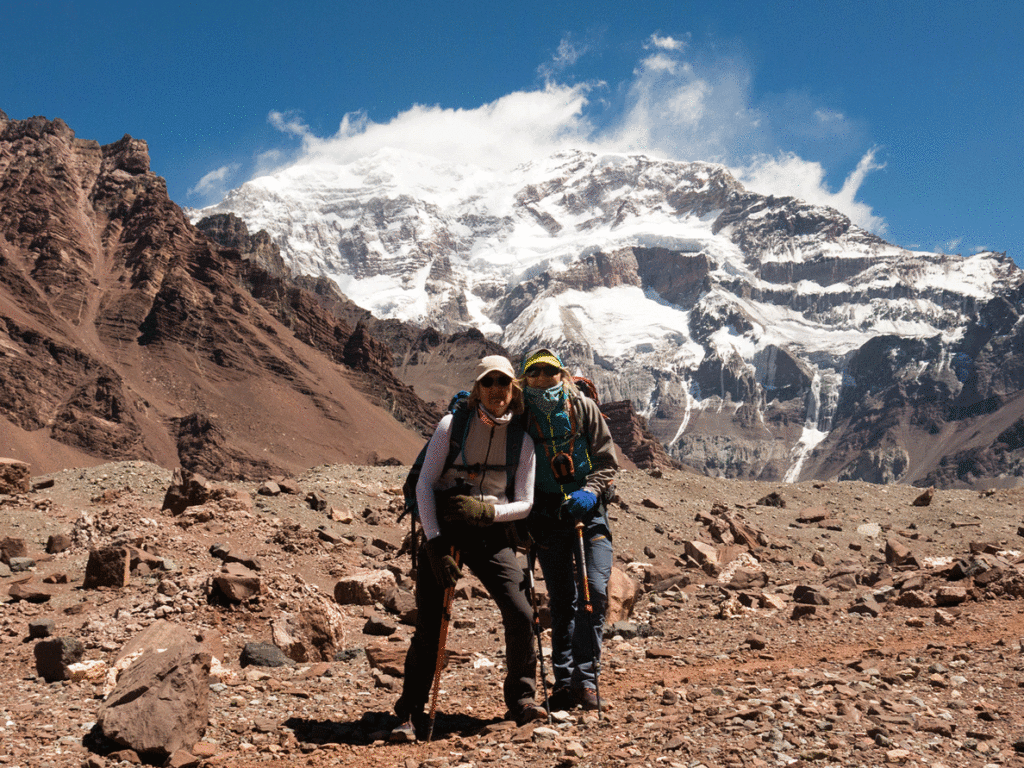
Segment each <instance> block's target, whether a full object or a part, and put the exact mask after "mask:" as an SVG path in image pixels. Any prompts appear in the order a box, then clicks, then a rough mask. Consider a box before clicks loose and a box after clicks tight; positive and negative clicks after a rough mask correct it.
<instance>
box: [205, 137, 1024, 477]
mask: <svg viewBox="0 0 1024 768" xmlns="http://www.w3.org/2000/svg"><path fill="white" fill-rule="evenodd" d="M228 211H230V212H233V213H235V214H236V215H238V216H239V217H241V218H242V219H243V220H245V221H246V222H247V223H248V224H249V226H250V227H258V228H260V229H265V230H266V231H267V232H269V233H270V235H271V237H272V238H273V240H274V242H276V243H277V244H278V245H280V247H281V249H282V254H283V256H284V258H285V260H286V262H287V263H288V264H289V265H290V266H291V267H292V268H293V269H294V270H295V271H297V272H300V273H304V274H310V275H315V276H317V277H329V278H332V279H334V280H336V281H338V282H339V284H341V285H343V286H344V287H345V292H346V293H347V294H348V295H350V296H352V297H353V298H355V299H356V301H357V302H358V303H359V304H361V305H363V306H365V307H367V308H369V309H370V310H372V311H373V312H374V313H375V314H376V315H377V316H378V317H393V318H405V319H414V320H416V321H418V322H421V323H428V324H432V325H434V326H435V327H438V328H440V329H442V330H455V329H461V328H466V327H470V326H475V327H478V328H480V329H481V330H482V331H483V332H484V333H485V335H486V336H487V338H488V339H490V340H492V341H495V342H497V343H500V344H501V345H502V346H504V347H505V348H507V349H508V350H510V352H511V353H512V354H513V355H514V356H517V355H522V354H524V353H526V352H527V351H528V350H529V349H530V348H531V347H533V346H536V345H539V344H545V345H550V346H553V347H555V348H557V349H558V350H559V351H560V352H561V353H562V354H563V355H564V356H565V358H566V359H567V360H568V361H569V362H570V364H571V365H573V366H576V367H579V369H580V371H581V372H582V373H583V374H584V375H587V376H588V377H589V378H592V379H594V380H595V381H596V382H597V383H598V385H599V388H600V390H601V393H602V397H603V398H604V399H605V400H609V401H615V400H628V401H630V402H631V403H632V404H633V406H634V407H635V409H636V410H637V411H638V412H639V413H640V414H641V415H642V416H644V417H645V418H646V419H647V421H648V423H649V425H650V428H651V430H652V432H653V433H654V434H655V436H656V437H657V438H658V440H659V441H660V442H661V443H662V444H663V445H664V446H665V448H666V450H667V451H668V453H669V454H670V455H671V456H673V457H674V458H676V459H678V460H680V461H682V462H684V463H686V464H688V465H689V466H692V467H695V468H697V469H699V470H700V471H702V472H705V473H708V474H714V475H722V476H728V477H748V478H762V479H798V478H824V479H843V478H851V479H865V480H869V481H871V482H893V481H898V482H906V483H918V484H924V485H927V484H932V483H936V484H939V485H943V486H953V485H968V486H969V485H972V484H975V483H976V482H978V478H985V479H987V480H993V479H997V478H998V479H999V480H1000V482H1004V483H1006V484H1009V485H1016V484H1018V483H1020V482H1021V480H1020V478H1021V466H1020V460H1021V454H1020V452H1019V450H1018V447H1017V446H1016V444H1015V442H1014V440H1013V437H1012V433H1013V432H1014V430H1018V429H1019V417H1020V414H1019V413H1017V408H1016V406H1015V405H1014V398H1015V393H1016V392H1017V391H1019V386H1018V384H1017V382H1018V381H1019V380H1020V378H1021V370H1022V369H1021V358H1020V356H1019V354H1017V353H1016V349H1017V348H1018V347H1019V345H1020V341H1019V334H1020V329H1019V327H1018V323H1017V319H1018V317H1019V306H1020V303H1019V297H1018V293H1019V291H1020V290H1021V281H1022V273H1021V271H1020V270H1019V269H1018V268H1017V267H1016V266H1015V265H1014V264H1013V263H1012V261H1010V260H1009V259H1007V258H1006V256H1005V254H997V253H983V254H977V255H975V256H972V257H970V258H968V259H964V258H961V257H960V256H956V255H943V254H935V253H920V252H910V251H907V250H904V249H902V248H898V247H895V246H892V245H890V244H888V243H885V242H884V241H882V240H881V239H879V238H878V237H876V236H874V235H872V234H870V233H868V232H865V231H863V230H861V229H859V228H858V227H856V226H855V225H854V224H852V223H851V221H850V220H849V219H848V218H847V217H845V216H844V215H842V214H840V213H839V212H837V211H835V210H831V209H827V208H822V207H816V206H811V205H808V204H805V203H803V202H801V201H799V200H795V199H792V198H778V197H771V196H763V195H758V194H754V193H751V192H748V191H747V190H745V189H744V188H743V187H742V186H741V185H740V184H739V183H738V182H737V181H736V180H735V179H734V178H733V177H732V176H731V175H730V174H729V173H728V172H727V171H726V170H725V169H724V168H722V167H720V166H715V165H710V164H707V163H675V162H659V161H655V160H653V159H650V158H646V157H643V156H628V157H627V156H619V155H604V156H598V155H594V154H590V153H584V152H565V153H562V154H559V155H556V156H553V157H551V158H544V159H538V161H537V162H535V163H532V164H529V165H527V166H523V167H520V168H517V169H515V170H514V171H511V172H509V173H504V174H498V173H492V172H488V171H486V170H485V169H480V168H473V169H469V168H456V167H452V166H446V165H444V164H442V163H439V162H436V161H432V160H430V159H428V158H423V157H416V156H411V155H406V154H401V153H397V152H394V151H382V152H380V153H377V154H375V155H372V156H369V157H365V158H361V159H360V160H358V161H355V162H352V163H350V164H348V165H338V166H331V165H325V164H319V165H312V164H307V165H302V164H300V165H296V166H293V167H291V168H288V169H285V170H283V171H281V172H279V173H277V174H275V175H274V176H272V177H267V178H263V179H256V180H253V181H251V182H248V183H247V184H245V185H243V186H242V187H240V188H239V189H237V190H234V191H233V192H231V193H230V194H229V195H228V197H227V198H226V199H225V200H224V201H223V202H222V203H220V204H218V205H216V206H213V207H212V208H210V209H207V210H204V211H196V212H192V213H191V214H190V215H192V216H193V217H194V218H198V217H200V216H202V215H206V214H207V213H209V212H228ZM997 360H998V363H996V362H995V361H997ZM1007 430H1010V433H1009V434H1008V433H1007Z"/></svg>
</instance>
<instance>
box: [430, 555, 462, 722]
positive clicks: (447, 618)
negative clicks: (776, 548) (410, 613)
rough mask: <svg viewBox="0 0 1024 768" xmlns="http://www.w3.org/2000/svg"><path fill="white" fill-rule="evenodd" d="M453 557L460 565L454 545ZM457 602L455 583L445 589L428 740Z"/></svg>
mask: <svg viewBox="0 0 1024 768" xmlns="http://www.w3.org/2000/svg"><path fill="white" fill-rule="evenodd" d="M452 557H453V558H454V559H455V565H456V566H458V565H459V551H458V550H457V549H456V548H455V546H454V545H453V546H452ZM454 602H455V585H454V584H453V585H452V586H450V587H446V588H445V590H444V604H443V606H442V608H441V632H440V633H439V635H438V638H437V662H436V663H435V665H434V684H433V686H432V687H431V692H430V727H429V728H428V729H427V741H430V740H431V739H432V738H433V737H434V715H435V713H436V712H437V694H438V691H439V690H440V687H441V670H442V669H444V656H445V647H446V646H447V644H448V625H449V624H451V620H452V603H454Z"/></svg>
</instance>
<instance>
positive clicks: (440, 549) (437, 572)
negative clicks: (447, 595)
mask: <svg viewBox="0 0 1024 768" xmlns="http://www.w3.org/2000/svg"><path fill="white" fill-rule="evenodd" d="M426 547H427V560H429V561H430V570H431V571H433V572H434V578H435V579H436V580H437V583H438V584H440V585H441V586H442V587H444V588H445V589H451V588H452V587H454V586H455V585H456V584H458V582H459V579H461V578H462V569H461V568H459V564H458V563H457V562H455V557H454V556H453V553H454V551H453V550H452V547H451V545H450V544H449V543H448V542H446V541H445V540H444V537H443V536H438V537H436V538H433V539H429V540H428V541H427V544H426Z"/></svg>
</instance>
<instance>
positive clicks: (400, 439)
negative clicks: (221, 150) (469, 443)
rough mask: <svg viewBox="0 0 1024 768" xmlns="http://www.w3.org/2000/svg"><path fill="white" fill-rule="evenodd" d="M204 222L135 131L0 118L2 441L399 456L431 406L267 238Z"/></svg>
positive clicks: (105, 449) (230, 464) (196, 467)
mask: <svg viewBox="0 0 1024 768" xmlns="http://www.w3.org/2000/svg"><path fill="white" fill-rule="evenodd" d="M204 227H205V231H206V233H207V234H204V232H202V231H200V230H198V229H196V228H195V227H193V226H192V224H191V223H189V221H188V220H187V219H186V217H185V215H184V213H183V212H182V211H181V209H179V208H178V206H176V205H175V204H174V203H172V202H171V201H170V200H169V199H168V197H167V191H166V186H165V184H164V181H163V179H161V178H160V177H158V176H156V175H155V174H153V173H152V172H151V171H150V170H149V154H148V148H147V145H146V143H145V142H144V141H140V140H137V139H133V138H132V137H130V136H125V137H124V138H123V139H121V140H120V141H117V142H115V143H113V144H110V145H107V146H100V145H99V144H98V143H96V142H94V141H88V140H83V139H79V138H76V137H75V134H74V132H73V131H72V130H71V129H70V128H69V127H68V126H67V125H66V124H65V123H64V122H62V121H61V120H53V121H50V120H46V119H44V118H41V117H36V118H31V119H29V120H24V121H15V120H9V119H7V117H6V115H3V114H2V113H0V443H3V444H4V446H5V453H7V454H8V455H10V456H12V458H14V459H17V460H20V461H23V462H30V463H31V464H32V466H33V470H34V471H36V472H40V473H45V472H47V471H51V470H53V469H57V468H61V467H64V466H74V465H83V464H89V463H95V462H96V460H97V459H148V460H153V461H156V462H158V463H160V464H162V465H163V466H167V467H174V466H182V467H184V468H186V469H190V470H193V471H201V472H203V473H204V474H206V475H207V476H209V477H212V478H215V479H224V478H232V479H241V478H246V477H252V476H265V475H267V474H270V473H280V474H287V473H289V472H293V471H298V470H301V469H304V468H306V467H308V466H311V465H313V464H317V463H321V462H325V461H370V460H372V459H373V457H374V455H380V456H385V457H386V456H398V457H399V458H401V459H403V460H411V458H412V457H413V456H414V455H415V452H416V450H418V447H419V442H420V438H419V434H420V433H421V432H422V431H423V430H424V429H426V428H427V427H428V426H429V425H432V423H433V422H434V421H435V419H436V417H437V416H439V413H438V412H436V410H435V409H434V408H433V406H430V405H427V404H425V403H424V402H423V401H422V400H421V399H420V398H418V397H417V396H416V395H415V394H414V393H413V391H412V389H411V388H410V387H409V386H407V385H405V384H402V383H401V382H399V381H398V380H397V379H396V378H395V377H394V376H393V375H392V374H391V371H390V366H389V357H388V350H387V348H386V346H385V345H384V344H383V343H381V342H380V341H378V340H376V339H374V338H373V337H372V335H371V334H370V333H369V332H368V330H367V329H360V330H359V332H358V333H355V334H354V333H353V329H354V328H356V322H351V323H350V322H349V320H347V319H343V318H342V317H341V316H340V315H338V314H334V313H332V311H331V310H330V309H329V308H325V307H328V306H329V305H330V304H331V301H329V300H327V299H325V298H324V297H322V296H319V295H317V294H316V293H314V292H311V291H309V290H306V289H305V288H302V287H300V286H299V285H298V284H297V283H295V282H293V281H292V280H291V277H290V273H289V270H288V269H287V268H286V267H285V265H284V264H283V262H282V260H281V256H280V252H279V250H278V247H277V246H276V245H275V244H273V243H272V242H271V241H270V239H269V237H268V236H267V234H266V233H259V232H258V233H256V234H250V233H248V232H247V231H246V229H245V226H244V224H242V223H241V221H240V220H239V219H237V218H232V217H230V216H221V217H216V218H215V219H213V220H211V221H210V222H208V223H207V224H206V225H204ZM342 298H343V297H342ZM343 303H344V302H342V301H339V302H338V304H343ZM357 316H358V312H357V311H356V310H354V309H351V308H349V312H348V315H347V317H348V318H349V319H353V318H355V317H357ZM370 436H372V440H371V439H370ZM371 443H372V444H371ZM5 477H6V475H5Z"/></svg>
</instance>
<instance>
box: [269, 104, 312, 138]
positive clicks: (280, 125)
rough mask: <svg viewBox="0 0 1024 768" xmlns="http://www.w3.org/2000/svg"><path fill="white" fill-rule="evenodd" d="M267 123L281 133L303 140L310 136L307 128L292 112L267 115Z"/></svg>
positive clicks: (274, 112)
mask: <svg viewBox="0 0 1024 768" xmlns="http://www.w3.org/2000/svg"><path fill="white" fill-rule="evenodd" d="M267 121H268V122H269V123H270V124H271V125H272V126H274V127H275V128H277V130H279V131H281V132H282V133H288V134H291V135H292V136H298V137H299V138H305V137H306V136H309V135H310V130H309V126H308V125H306V124H305V123H304V122H302V120H300V119H299V117H298V116H297V115H296V114H295V113H294V112H276V111H272V112H271V113H270V114H269V115H267Z"/></svg>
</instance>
